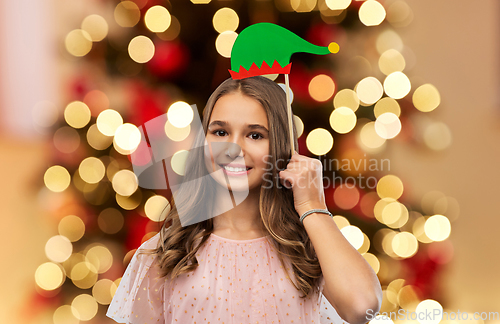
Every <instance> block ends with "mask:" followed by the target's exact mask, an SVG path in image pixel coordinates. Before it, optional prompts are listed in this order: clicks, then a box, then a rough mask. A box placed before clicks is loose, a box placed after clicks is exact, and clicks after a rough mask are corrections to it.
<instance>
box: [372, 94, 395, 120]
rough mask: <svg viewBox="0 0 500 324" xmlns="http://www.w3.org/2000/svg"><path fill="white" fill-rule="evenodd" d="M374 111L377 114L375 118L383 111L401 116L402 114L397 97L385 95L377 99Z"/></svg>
mask: <svg viewBox="0 0 500 324" xmlns="http://www.w3.org/2000/svg"><path fill="white" fill-rule="evenodd" d="M373 113H374V114H375V118H378V117H379V116H380V115H382V114H383V113H393V114H394V115H396V116H398V117H399V116H400V115H401V107H400V106H399V104H398V102H397V101H396V100H395V99H393V98H390V97H385V98H382V99H380V100H379V101H377V103H376V104H375V107H374V108H373Z"/></svg>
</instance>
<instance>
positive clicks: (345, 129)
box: [330, 107, 357, 134]
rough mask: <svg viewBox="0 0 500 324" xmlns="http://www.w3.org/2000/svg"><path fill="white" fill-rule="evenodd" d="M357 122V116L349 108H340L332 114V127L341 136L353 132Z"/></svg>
mask: <svg viewBox="0 0 500 324" xmlns="http://www.w3.org/2000/svg"><path fill="white" fill-rule="evenodd" d="M356 121H357V118H356V114H355V113H354V111H353V110H352V109H350V108H347V107H339V108H337V109H335V110H334V111H332V113H331V114H330V126H331V127H332V129H333V130H334V131H336V132H337V133H339V134H346V133H349V132H350V131H351V130H353V129H354V126H356Z"/></svg>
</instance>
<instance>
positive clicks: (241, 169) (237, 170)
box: [223, 166, 247, 172]
mask: <svg viewBox="0 0 500 324" xmlns="http://www.w3.org/2000/svg"><path fill="white" fill-rule="evenodd" d="M223 168H224V169H226V170H227V171H231V172H241V171H246V170H247V169H246V168H232V167H228V166H223Z"/></svg>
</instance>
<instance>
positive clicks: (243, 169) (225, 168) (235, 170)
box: [219, 164, 252, 173]
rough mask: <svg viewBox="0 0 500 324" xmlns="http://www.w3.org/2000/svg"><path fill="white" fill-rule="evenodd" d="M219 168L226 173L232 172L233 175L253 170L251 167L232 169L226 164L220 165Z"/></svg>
mask: <svg viewBox="0 0 500 324" xmlns="http://www.w3.org/2000/svg"><path fill="white" fill-rule="evenodd" d="M219 166H220V167H221V168H222V169H224V171H227V172H231V173H246V172H247V171H249V170H251V169H252V168H250V167H231V166H227V165H224V164H219Z"/></svg>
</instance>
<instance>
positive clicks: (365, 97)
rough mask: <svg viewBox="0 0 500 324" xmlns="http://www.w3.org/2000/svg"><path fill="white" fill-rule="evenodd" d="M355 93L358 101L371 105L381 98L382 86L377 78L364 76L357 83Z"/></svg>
mask: <svg viewBox="0 0 500 324" xmlns="http://www.w3.org/2000/svg"><path fill="white" fill-rule="evenodd" d="M356 94H357V95H358V98H359V100H360V101H362V102H363V103H365V104H367V105H372V104H374V103H376V102H377V101H378V100H379V99H380V98H382V95H383V94H384V88H383V87H382V84H381V83H380V81H379V80H378V79H377V78H374V77H366V78H364V79H363V80H361V81H359V83H358V84H357V86H356Z"/></svg>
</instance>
